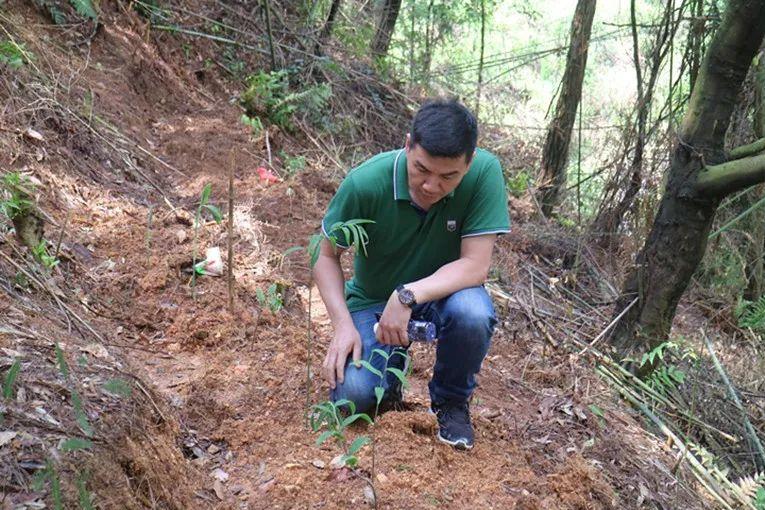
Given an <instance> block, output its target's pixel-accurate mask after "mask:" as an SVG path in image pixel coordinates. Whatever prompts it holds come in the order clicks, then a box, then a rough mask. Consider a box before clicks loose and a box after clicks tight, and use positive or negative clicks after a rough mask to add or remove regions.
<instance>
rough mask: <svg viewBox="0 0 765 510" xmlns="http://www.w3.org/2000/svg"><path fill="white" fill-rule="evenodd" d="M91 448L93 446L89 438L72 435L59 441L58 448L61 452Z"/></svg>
mask: <svg viewBox="0 0 765 510" xmlns="http://www.w3.org/2000/svg"><path fill="white" fill-rule="evenodd" d="M91 448H93V441H91V440H90V439H80V438H79V437H73V438H70V439H67V440H66V441H64V442H63V443H61V448H60V449H61V451H63V452H76V451H77V450H89V449H91Z"/></svg>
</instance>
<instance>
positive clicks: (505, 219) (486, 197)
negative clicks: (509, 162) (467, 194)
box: [461, 158, 510, 237]
mask: <svg viewBox="0 0 765 510" xmlns="http://www.w3.org/2000/svg"><path fill="white" fill-rule="evenodd" d="M508 232H510V214H509V213H508V210H507V192H506V191H505V179H504V177H503V175H502V167H501V166H500V164H499V161H498V160H497V159H496V158H492V159H491V161H490V162H489V163H488V165H487V168H486V169H485V170H484V171H483V172H482V175H481V176H480V177H479V178H478V181H477V182H476V189H475V192H474V193H473V197H472V198H471V199H470V203H469V205H468V211H467V216H466V217H465V221H464V223H463V225H462V232H461V236H462V237H471V236H479V235H483V234H506V233H508Z"/></svg>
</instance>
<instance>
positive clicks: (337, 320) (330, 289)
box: [313, 238, 361, 389]
mask: <svg viewBox="0 0 765 510" xmlns="http://www.w3.org/2000/svg"><path fill="white" fill-rule="evenodd" d="M343 251H344V250H341V249H340V248H337V249H333V247H332V245H331V244H330V242H329V241H328V240H327V239H326V238H325V239H322V241H321V246H320V251H319V258H318V259H317V261H316V264H315V265H314V268H313V278H314V280H315V281H316V286H317V287H318V288H319V293H320V294H321V299H322V300H323V301H324V305H325V306H326V307H327V312H328V313H329V318H330V320H331V321H332V329H333V330H334V336H333V338H332V341H331V342H330V344H329V348H328V349H327V356H326V357H325V358H324V364H323V370H322V371H323V373H324V377H325V378H326V379H327V381H329V386H330V387H331V388H332V389H334V388H335V381H337V382H339V383H342V382H343V380H344V378H345V361H346V360H347V359H348V355H349V354H350V353H351V352H352V353H353V360H354V361H358V360H359V359H361V336H360V335H359V332H358V331H356V326H354V325H353V320H352V319H351V313H350V311H349V310H348V305H347V304H346V302H345V290H344V285H345V277H344V275H343V268H342V266H341V265H340V256H341V255H342V253H343Z"/></svg>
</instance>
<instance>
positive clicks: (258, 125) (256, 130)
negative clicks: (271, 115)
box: [239, 113, 263, 138]
mask: <svg viewBox="0 0 765 510" xmlns="http://www.w3.org/2000/svg"><path fill="white" fill-rule="evenodd" d="M239 122H241V123H242V124H244V125H245V126H248V127H249V128H250V133H251V134H252V137H253V138H257V137H258V136H260V133H262V132H263V123H262V122H261V121H260V117H257V116H252V117H250V116H249V115H247V114H246V113H243V114H242V116H241V117H239Z"/></svg>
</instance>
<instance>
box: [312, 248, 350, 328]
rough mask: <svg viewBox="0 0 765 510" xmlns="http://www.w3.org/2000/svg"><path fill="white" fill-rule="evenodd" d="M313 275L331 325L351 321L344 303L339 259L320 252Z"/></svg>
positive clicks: (343, 282) (335, 325)
mask: <svg viewBox="0 0 765 510" xmlns="http://www.w3.org/2000/svg"><path fill="white" fill-rule="evenodd" d="M313 277H314V280H315V281H316V286H317V287H318V288H319V293H320V294H321V299H322V300H323V301H324V305H325V306H326V307H327V313H328V314H329V318H330V320H331V321H332V326H333V327H334V328H335V329H337V327H338V326H340V325H342V324H346V323H352V320H351V313H350V312H349V311H348V305H347V304H346V303H345V288H344V285H345V277H344V276H343V268H342V266H341V265H340V261H339V260H338V259H337V258H336V257H333V256H331V255H326V254H321V255H319V259H318V260H317V261H316V265H315V266H314V269H313Z"/></svg>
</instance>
